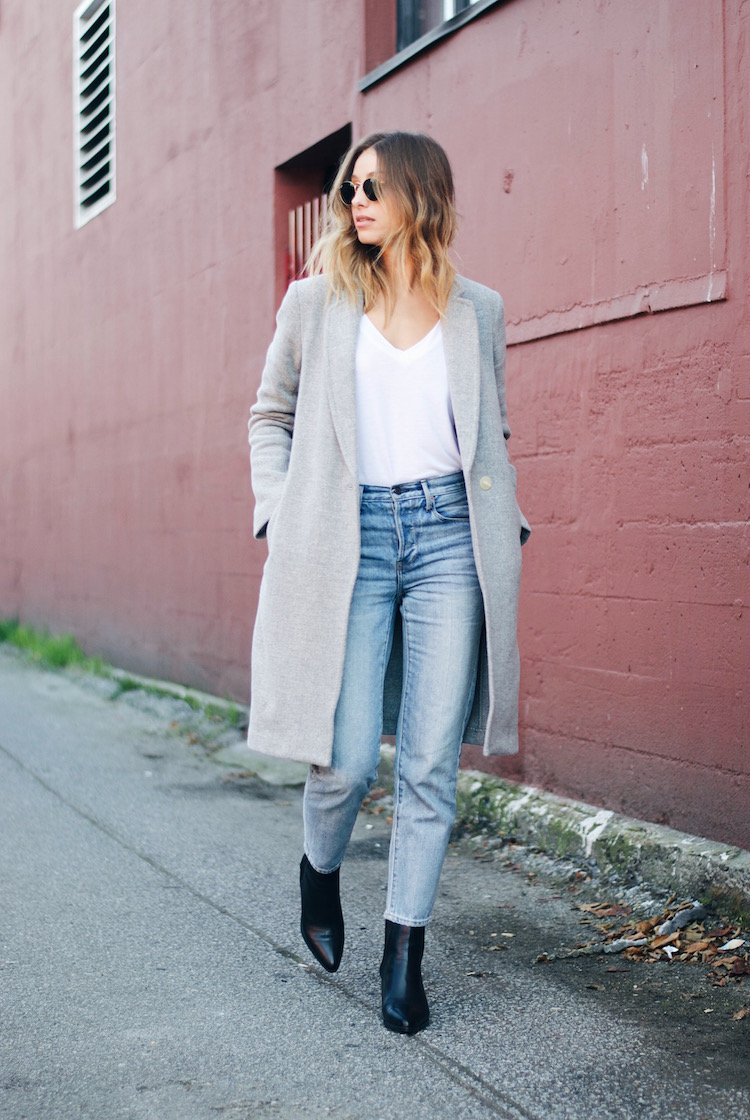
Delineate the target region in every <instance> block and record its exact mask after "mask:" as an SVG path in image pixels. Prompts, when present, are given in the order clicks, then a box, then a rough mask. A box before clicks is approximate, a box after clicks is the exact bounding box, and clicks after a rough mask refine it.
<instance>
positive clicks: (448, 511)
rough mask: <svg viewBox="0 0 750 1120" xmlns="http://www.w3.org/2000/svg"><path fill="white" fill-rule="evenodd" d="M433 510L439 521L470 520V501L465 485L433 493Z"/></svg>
mask: <svg viewBox="0 0 750 1120" xmlns="http://www.w3.org/2000/svg"><path fill="white" fill-rule="evenodd" d="M432 509H433V512H434V513H435V516H436V517H437V519H438V520H439V521H468V520H469V502H468V499H467V497H466V490H465V488H464V487H463V486H456V487H451V489H450V490H443V491H438V492H437V493H436V494H433V505H432Z"/></svg>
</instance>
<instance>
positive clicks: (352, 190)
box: [339, 179, 378, 206]
mask: <svg viewBox="0 0 750 1120" xmlns="http://www.w3.org/2000/svg"><path fill="white" fill-rule="evenodd" d="M357 186H358V184H357V183H350V182H346V183H342V184H341V186H340V187H339V193H340V194H341V200H342V202H343V203H344V206H351V204H352V203H353V202H354V196H355V194H356V193H357ZM362 190H363V191H364V193H365V198H369V200H370V202H377V201H378V184H377V183H376V182H375V180H374V179H365V181H364V182H363V183H362Z"/></svg>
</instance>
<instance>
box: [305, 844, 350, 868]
mask: <svg viewBox="0 0 750 1120" xmlns="http://www.w3.org/2000/svg"><path fill="white" fill-rule="evenodd" d="M304 852H305V855H306V856H307V862H308V863H309V864H310V867H312V869H313V871H317V873H318V875H333V873H334V871H338V869H339V868H340V867H341V861H340V862H339V863H337V864H336V866H335V867H331V868H329V870H328V871H322V870H321V869H320V868H319V867H316V866H315V864H314V863H313V861H312V860H311V859H310V853H309V852H308V850H307V844H305V847H304Z"/></svg>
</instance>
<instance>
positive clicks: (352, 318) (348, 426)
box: [325, 295, 362, 479]
mask: <svg viewBox="0 0 750 1120" xmlns="http://www.w3.org/2000/svg"><path fill="white" fill-rule="evenodd" d="M361 315H362V297H361V295H360V297H359V300H358V303H357V305H354V304H352V303H351V302H350V301H349V300H348V299H346V298H345V297H343V296H342V297H341V298H339V299H337V300H336V301H335V302H334V303H332V304H331V305H330V307H329V309H328V312H327V314H326V335H325V379H326V387H327V389H328V407H329V408H330V411H331V417H332V418H333V426H334V429H335V432H336V438H337V439H338V442H339V446H340V448H341V454H342V455H343V458H344V462H345V463H346V466H347V468H348V469H349V471H350V473H351V474H352V475H353V476H354V478H355V479H356V478H357V477H358V473H359V471H358V466H357V433H356V429H357V414H356V409H355V404H354V360H355V356H356V350H357V337H358V334H359V320H360V318H361Z"/></svg>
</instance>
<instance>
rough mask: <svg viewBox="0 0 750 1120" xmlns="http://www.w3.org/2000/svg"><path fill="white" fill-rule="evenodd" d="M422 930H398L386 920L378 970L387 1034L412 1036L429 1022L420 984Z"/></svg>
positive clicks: (401, 928) (421, 927)
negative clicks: (383, 945)
mask: <svg viewBox="0 0 750 1120" xmlns="http://www.w3.org/2000/svg"><path fill="white" fill-rule="evenodd" d="M423 952H424V926H398V925H396V924H395V923H394V922H389V921H388V920H386V923H385V949H384V951H383V963H382V964H381V966H380V981H381V984H380V987H381V992H382V995H383V1023H384V1024H385V1026H386V1027H387V1028H388V1030H389V1031H397V1032H398V1033H399V1034H416V1033H417V1031H421V1030H422V1028H423V1027H426V1026H427V1024H428V1023H429V1021H430V1009H429V1007H428V1006H427V996H426V995H425V993H424V986H423V984H422V953H423Z"/></svg>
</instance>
